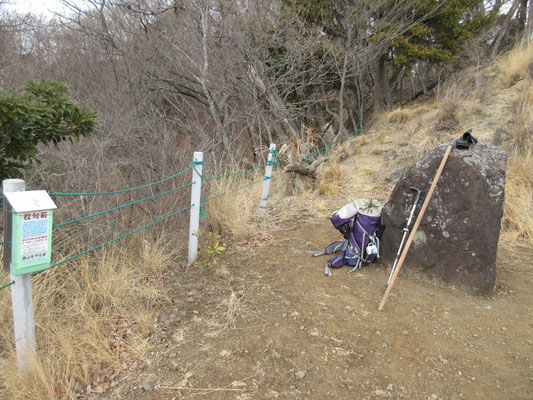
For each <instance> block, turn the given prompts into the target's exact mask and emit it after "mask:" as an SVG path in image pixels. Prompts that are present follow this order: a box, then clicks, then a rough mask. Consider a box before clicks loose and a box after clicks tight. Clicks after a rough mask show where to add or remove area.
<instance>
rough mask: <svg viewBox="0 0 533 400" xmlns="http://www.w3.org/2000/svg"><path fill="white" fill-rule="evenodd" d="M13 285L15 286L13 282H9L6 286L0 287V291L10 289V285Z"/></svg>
mask: <svg viewBox="0 0 533 400" xmlns="http://www.w3.org/2000/svg"><path fill="white" fill-rule="evenodd" d="M14 284H15V281H11V282H10V283H8V284H7V285H4V286H2V287H0V290H3V289H5V288H8V287H10V286H11V285H14Z"/></svg>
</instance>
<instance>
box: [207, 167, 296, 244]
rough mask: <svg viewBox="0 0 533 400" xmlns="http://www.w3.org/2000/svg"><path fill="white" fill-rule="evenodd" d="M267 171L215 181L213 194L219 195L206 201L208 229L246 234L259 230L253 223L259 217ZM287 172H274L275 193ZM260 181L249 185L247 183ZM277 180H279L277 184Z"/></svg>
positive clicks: (211, 189)
mask: <svg viewBox="0 0 533 400" xmlns="http://www.w3.org/2000/svg"><path fill="white" fill-rule="evenodd" d="M263 174H264V171H263V170H262V169H259V170H256V171H252V172H251V173H250V174H249V175H248V176H242V175H233V176H230V177H227V178H223V179H219V180H216V181H213V182H212V183H211V188H210V192H209V197H215V196H219V195H221V196H219V197H217V198H214V199H213V200H210V201H209V202H207V203H206V214H207V225H208V228H207V229H208V230H209V231H212V232H216V233H218V234H221V235H229V236H235V237H245V236H248V235H250V234H252V233H253V232H255V231H256V227H255V224H254V223H253V222H254V221H255V220H257V218H258V217H259V203H260V199H261V192H262V188H263V179H262V178H263V177H264V175H263ZM284 175H286V174H281V173H277V172H274V173H273V175H272V176H273V179H272V180H271V183H270V186H271V193H272V191H273V190H275V188H276V184H280V179H281V180H283V179H287V177H285V176H284ZM253 182H257V183H255V184H253V185H251V186H249V187H245V186H246V185H249V184H251V183H253ZM274 182H276V184H274Z"/></svg>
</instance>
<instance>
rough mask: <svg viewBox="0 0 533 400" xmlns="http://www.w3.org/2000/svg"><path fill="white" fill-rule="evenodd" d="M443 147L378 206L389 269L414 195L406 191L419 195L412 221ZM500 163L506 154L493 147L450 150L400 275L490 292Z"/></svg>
mask: <svg viewBox="0 0 533 400" xmlns="http://www.w3.org/2000/svg"><path fill="white" fill-rule="evenodd" d="M446 146H447V145H441V146H439V147H437V148H435V149H434V150H433V151H431V152H430V153H429V154H427V155H426V156H425V157H424V158H422V159H421V160H420V161H418V162H417V163H416V164H415V165H414V166H413V167H411V168H410V169H409V170H407V171H406V172H405V173H404V174H403V176H402V177H401V178H400V179H399V181H398V183H397V184H396V187H395V188H394V190H393V192H392V194H391V196H390V199H389V201H388V202H387V204H385V206H384V207H383V213H382V221H383V223H384V224H385V226H386V228H385V232H384V233H383V238H382V246H381V256H382V260H383V263H384V264H385V265H387V266H389V267H392V264H393V262H394V259H395V258H396V254H397V252H398V247H399V245H400V241H401V238H402V235H403V231H402V229H403V228H404V227H405V225H406V223H407V218H408V216H409V211H410V210H411V208H412V205H413V201H414V194H413V193H414V192H413V191H411V190H409V187H410V186H416V187H418V188H420V189H422V190H423V191H424V193H423V195H422V197H421V199H420V201H419V203H418V206H417V211H416V213H415V219H416V216H417V215H418V212H419V211H420V207H421V205H422V203H423V201H424V198H425V195H426V194H427V191H428V189H429V187H430V185H431V182H432V180H433V177H434V175H435V172H436V171H437V168H438V166H439V164H440V161H441V160H442V157H443V155H444V152H445V150H446ZM505 163H506V155H505V151H504V150H503V149H502V148H500V147H496V146H493V145H484V144H476V145H472V146H471V147H470V149H468V150H458V149H455V148H454V149H453V150H452V152H451V154H450V157H449V159H448V161H447V163H446V165H445V167H444V170H443V172H442V176H441V177H440V180H439V182H438V184H437V187H436V189H435V192H434V193H433V197H432V198H431V201H430V203H429V205H428V208H427V210H426V213H425V214H424V217H423V220H422V221H421V224H420V227H419V228H418V231H417V233H416V235H415V237H414V240H413V243H412V245H411V248H410V249H409V252H408V254H407V257H406V259H405V265H404V267H403V268H402V272H403V271H406V272H407V274H409V273H423V274H424V275H425V276H427V277H429V278H430V279H431V280H433V281H436V282H438V283H440V284H444V285H452V286H455V287H457V288H458V289H461V290H463V291H465V292H468V293H473V294H490V293H492V291H493V289H494V285H495V281H496V252H497V248H498V238H499V234H500V220H501V218H502V215H503V203H504V187H505ZM415 219H414V220H415ZM414 220H413V221H414Z"/></svg>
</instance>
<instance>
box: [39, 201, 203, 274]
mask: <svg viewBox="0 0 533 400" xmlns="http://www.w3.org/2000/svg"><path fill="white" fill-rule="evenodd" d="M193 206H194V204H191V205H189V206H187V207H184V208H182V209H181V210H178V211H175V212H173V213H172V214H169V215H167V216H166V217H163V218H159V219H158V220H156V221H152V222H150V223H149V224H147V225H144V226H141V227H140V228H137V229H135V230H133V231H131V232H128V233H125V234H124V235H121V236H119V237H116V238H114V239H111V240H110V241H108V242H105V243H102V244H99V245H98V246H95V247H93V248H92V249H89V250H85V251H83V252H81V253H79V254H76V255H75V256H72V257H69V258H67V259H65V260H63V261H59V262H57V263H55V264H52V265H51V266H50V267H48V268H47V269H44V270H42V271H39V272H35V273H33V274H32V276H35V275H39V274H40V273H42V272H45V271H48V270H49V269H52V268H55V267H57V266H59V265H61V264H64V263H67V262H69V261H72V260H74V259H76V258H78V257H81V256H83V255H85V254H88V253H91V252H93V251H95V250H98V249H100V248H102V247H104V246H107V245H110V244H111V243H114V242H116V241H118V240H120V239H124V238H125V237H128V236H130V235H133V234H134V233H137V232H139V231H142V230H143V229H146V228H149V227H150V226H152V225H155V224H157V223H158V222H161V221H164V220H166V219H168V218H171V217H173V216H175V215H177V214H180V213H182V212H184V211H186V210H188V209H189V208H191V207H193Z"/></svg>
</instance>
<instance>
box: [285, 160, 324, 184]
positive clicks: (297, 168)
mask: <svg viewBox="0 0 533 400" xmlns="http://www.w3.org/2000/svg"><path fill="white" fill-rule="evenodd" d="M326 160H327V157H321V158H317V159H316V160H315V161H313V162H312V163H311V164H306V163H305V162H303V161H297V162H295V163H293V164H290V165H287V166H286V167H285V172H295V173H297V174H300V175H304V176H309V177H311V178H312V179H313V180H315V179H316V169H317V168H318V166H319V165H320V164H322V163H323V162H324V161H326Z"/></svg>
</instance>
